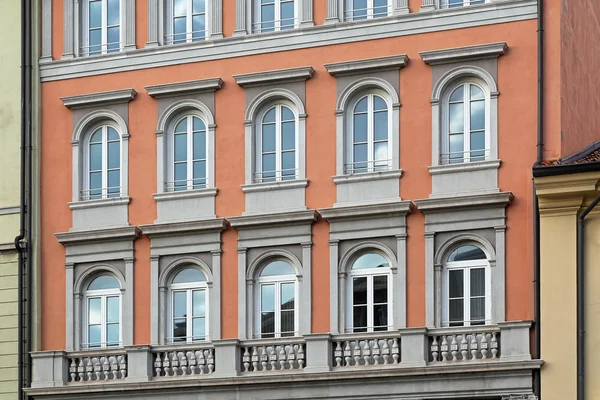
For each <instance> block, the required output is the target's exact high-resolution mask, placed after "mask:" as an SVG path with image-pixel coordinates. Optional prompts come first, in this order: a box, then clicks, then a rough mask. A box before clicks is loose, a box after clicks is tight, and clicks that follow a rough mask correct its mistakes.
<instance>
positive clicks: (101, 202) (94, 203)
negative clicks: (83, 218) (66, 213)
mask: <svg viewBox="0 0 600 400" xmlns="http://www.w3.org/2000/svg"><path fill="white" fill-rule="evenodd" d="M130 202H131V197H118V198H114V199H111V198H109V199H98V200H86V201H72V202H69V203H68V204H69V208H70V209H71V210H83V209H86V208H98V207H110V206H115V205H125V204H129V203H130Z"/></svg>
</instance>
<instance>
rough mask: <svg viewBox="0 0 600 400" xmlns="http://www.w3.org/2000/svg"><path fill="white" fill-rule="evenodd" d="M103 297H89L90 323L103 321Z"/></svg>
mask: <svg viewBox="0 0 600 400" xmlns="http://www.w3.org/2000/svg"><path fill="white" fill-rule="evenodd" d="M101 304H102V299H101V298H100V297H95V298H93V299H88V324H101V323H102V309H101Z"/></svg>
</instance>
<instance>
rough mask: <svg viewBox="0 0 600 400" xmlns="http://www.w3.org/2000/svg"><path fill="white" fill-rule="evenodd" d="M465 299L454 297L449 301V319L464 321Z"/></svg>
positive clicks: (451, 320)
mask: <svg viewBox="0 0 600 400" xmlns="http://www.w3.org/2000/svg"><path fill="white" fill-rule="evenodd" d="M463 304H464V303H463V299H453V300H450V302H449V306H450V309H449V317H450V318H449V319H450V322H453V321H461V322H462V321H464V306H463Z"/></svg>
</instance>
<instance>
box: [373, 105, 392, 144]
mask: <svg viewBox="0 0 600 400" xmlns="http://www.w3.org/2000/svg"><path fill="white" fill-rule="evenodd" d="M373 125H374V126H373V131H374V135H375V140H387V139H388V113H387V111H379V112H376V113H375V115H374V121H373Z"/></svg>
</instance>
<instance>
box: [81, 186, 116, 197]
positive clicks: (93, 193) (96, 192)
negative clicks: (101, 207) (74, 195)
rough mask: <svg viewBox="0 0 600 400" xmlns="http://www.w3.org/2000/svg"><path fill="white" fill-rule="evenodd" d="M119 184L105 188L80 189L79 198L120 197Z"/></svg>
mask: <svg viewBox="0 0 600 400" xmlns="http://www.w3.org/2000/svg"><path fill="white" fill-rule="evenodd" d="M121 188H122V187H121V186H111V187H106V188H95V189H84V190H82V191H81V194H80V195H81V200H84V201H85V200H100V199H117V198H119V197H121Z"/></svg>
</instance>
